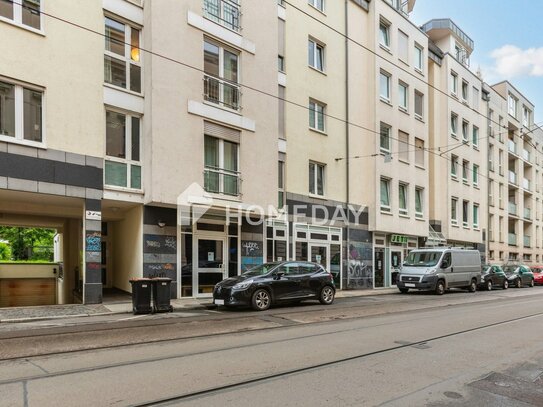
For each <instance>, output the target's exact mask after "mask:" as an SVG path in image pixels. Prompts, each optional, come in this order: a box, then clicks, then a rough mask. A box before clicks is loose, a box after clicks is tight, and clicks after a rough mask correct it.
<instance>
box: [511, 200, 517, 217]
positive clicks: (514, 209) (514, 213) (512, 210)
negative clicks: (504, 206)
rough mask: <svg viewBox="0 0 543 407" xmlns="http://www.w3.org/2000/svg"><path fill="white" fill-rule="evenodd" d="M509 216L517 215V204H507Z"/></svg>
mask: <svg viewBox="0 0 543 407" xmlns="http://www.w3.org/2000/svg"><path fill="white" fill-rule="evenodd" d="M509 214H510V215H516V214H517V204H516V203H514V202H509Z"/></svg>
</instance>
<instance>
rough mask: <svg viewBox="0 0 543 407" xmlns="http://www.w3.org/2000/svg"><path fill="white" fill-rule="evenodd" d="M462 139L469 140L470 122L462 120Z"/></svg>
mask: <svg viewBox="0 0 543 407" xmlns="http://www.w3.org/2000/svg"><path fill="white" fill-rule="evenodd" d="M462 140H464V141H468V140H469V122H468V121H466V120H462Z"/></svg>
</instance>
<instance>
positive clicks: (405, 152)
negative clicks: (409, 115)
mask: <svg viewBox="0 0 543 407" xmlns="http://www.w3.org/2000/svg"><path fill="white" fill-rule="evenodd" d="M398 147H399V148H398V159H399V160H400V161H404V162H406V163H409V134H407V133H404V132H403V131H399V132H398Z"/></svg>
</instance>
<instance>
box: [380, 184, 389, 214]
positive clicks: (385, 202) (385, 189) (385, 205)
mask: <svg viewBox="0 0 543 407" xmlns="http://www.w3.org/2000/svg"><path fill="white" fill-rule="evenodd" d="M381 211H383V212H390V180H389V179H387V178H381Z"/></svg>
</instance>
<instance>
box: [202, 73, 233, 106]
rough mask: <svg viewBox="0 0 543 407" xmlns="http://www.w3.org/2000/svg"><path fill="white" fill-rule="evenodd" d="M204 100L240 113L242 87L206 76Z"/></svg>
mask: <svg viewBox="0 0 543 407" xmlns="http://www.w3.org/2000/svg"><path fill="white" fill-rule="evenodd" d="M204 99H205V100H206V101H207V102H211V103H215V104H217V105H220V106H223V107H226V108H228V109H232V110H236V111H239V110H241V105H240V101H241V87H240V86H239V85H238V84H237V83H234V82H230V81H227V80H224V79H219V78H216V77H214V76H209V75H204Z"/></svg>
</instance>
